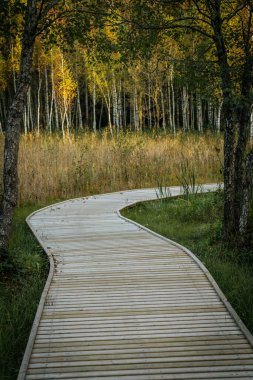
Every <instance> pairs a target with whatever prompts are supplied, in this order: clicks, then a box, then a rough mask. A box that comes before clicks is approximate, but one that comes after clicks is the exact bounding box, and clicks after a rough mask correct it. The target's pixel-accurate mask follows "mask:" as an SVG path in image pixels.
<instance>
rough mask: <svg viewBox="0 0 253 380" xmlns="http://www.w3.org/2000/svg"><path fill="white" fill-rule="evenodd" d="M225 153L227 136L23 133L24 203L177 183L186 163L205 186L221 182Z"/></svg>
mask: <svg viewBox="0 0 253 380" xmlns="http://www.w3.org/2000/svg"><path fill="white" fill-rule="evenodd" d="M3 143H4V137H3V136H1V137H0V147H1V150H3ZM222 150H223V139H222V137H221V136H217V135H216V136H215V135H211V134H208V135H205V134H203V135H193V134H188V135H184V134H179V135H178V136H177V137H173V136H171V135H166V136H162V135H160V136H151V135H147V134H132V133H128V134H118V135H117V136H116V135H115V136H111V135H110V134H108V133H106V132H104V133H103V134H100V135H95V134H92V133H85V134H82V135H79V136H74V135H71V136H69V137H68V138H66V139H65V140H63V139H62V137H61V136H57V135H41V136H36V135H34V134H29V135H26V136H24V135H23V136H22V137H21V140H20V153H19V177H20V192H19V193H20V199H19V203H20V204H21V203H22V204H23V203H34V202H45V201H50V200H56V199H66V198H74V197H79V196H86V195H89V194H96V193H105V192H112V191H117V190H125V189H134V188H144V187H159V186H161V185H162V186H169V185H176V184H180V181H181V179H180V177H181V170H182V166H185V164H187V167H188V168H190V171H191V173H194V174H195V176H196V180H197V181H198V182H199V183H208V182H217V181H218V182H219V181H221V180H222V177H221V172H222V163H221V161H222ZM2 163H3V160H1V165H2ZM1 169H2V168H1Z"/></svg>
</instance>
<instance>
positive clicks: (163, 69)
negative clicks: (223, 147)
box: [0, 31, 222, 136]
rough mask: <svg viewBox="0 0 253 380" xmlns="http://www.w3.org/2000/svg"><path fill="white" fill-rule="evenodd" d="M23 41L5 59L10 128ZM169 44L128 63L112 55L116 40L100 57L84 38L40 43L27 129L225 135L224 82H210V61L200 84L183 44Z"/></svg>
mask: <svg viewBox="0 0 253 380" xmlns="http://www.w3.org/2000/svg"><path fill="white" fill-rule="evenodd" d="M105 37H106V38H107V39H108V45H109V44H110V43H112V41H111V40H112V39H113V38H114V35H113V34H110V31H107V35H105ZM20 43H21V42H20V39H18V38H16V40H14V41H13V42H12V43H11V46H10V49H9V54H8V56H7V57H6V59H4V58H3V57H2V59H1V60H0V65H1V69H0V70H1V74H0V75H1V78H2V80H0V128H1V129H2V130H3V131H4V130H5V129H6V120H7V113H8V107H9V105H10V104H11V101H12V99H13V96H14V93H15V91H16V87H17V78H18V75H19V60H20V52H21V47H20ZM162 43H163V44H164V45H165V46H164V50H165V51H161V50H162V49H161V45H160V46H159V49H157V48H156V47H155V46H154V47H153V49H152V51H151V52H150V54H149V57H144V58H143V59H140V58H138V57H137V58H136V59H135V60H134V59H133V60H132V61H131V62H130V63H129V62H128V61H126V60H124V58H122V57H121V53H120V50H118V51H116V52H113V53H111V52H110V49H109V48H110V45H109V48H108V51H107V52H106V51H105V50H104V51H103V57H102V58H101V56H100V52H99V51H97V52H95V53H94V52H91V51H90V50H89V49H87V48H86V47H85V46H82V45H81V44H80V43H75V44H74V46H65V49H63V47H61V46H54V47H52V46H50V48H47V46H45V42H44V44H43V42H42V41H39V40H38V41H37V42H36V45H35V53H34V59H33V73H32V79H31V86H30V87H29V90H28V93H27V104H26V106H25V110H24V114H23V119H22V131H23V132H25V133H27V132H37V133H40V132H42V131H46V132H50V133H51V132H55V131H57V132H60V133H62V134H63V136H64V135H65V134H66V133H68V132H69V131H82V130H84V129H85V130H93V131H97V130H101V129H103V128H105V127H108V128H109V129H110V131H111V132H114V131H118V130H128V129H130V130H135V131H141V130H145V129H149V130H151V129H155V130H157V131H158V130H162V131H168V132H172V133H174V134H175V133H176V132H177V131H179V130H183V131H199V132H202V131H203V130H205V129H210V130H213V131H217V132H219V131H220V130H221V108H222V100H221V96H220V94H219V88H218V81H217V80H216V83H214V82H213V80H211V81H210V82H211V83H210V82H209V83H208V81H207V78H208V77H210V76H211V71H210V70H208V66H206V65H204V62H203V65H202V68H200V70H204V72H205V74H206V75H207V76H206V77H205V78H203V73H199V78H196V81H195V82H193V80H192V78H191V76H192V75H193V68H192V67H191V65H192V63H187V57H185V56H184V53H183V47H181V48H180V47H179V44H177V43H176V42H174V46H172V42H171V41H170V39H169V38H167V39H165V40H164V41H163V42H162ZM166 44H167V46H166ZM119 49H120V46H119ZM180 50H181V51H180ZM192 50H193V48H192ZM193 53H195V54H197V53H196V51H195V52H193ZM105 56H106V57H105ZM103 59H104V60H103ZM203 66H204V67H203ZM210 79H211V78H210Z"/></svg>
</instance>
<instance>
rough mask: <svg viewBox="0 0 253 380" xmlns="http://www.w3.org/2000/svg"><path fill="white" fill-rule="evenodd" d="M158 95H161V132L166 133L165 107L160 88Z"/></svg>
mask: <svg viewBox="0 0 253 380" xmlns="http://www.w3.org/2000/svg"><path fill="white" fill-rule="evenodd" d="M160 93H161V105H162V126H163V130H164V131H166V117H165V106H164V95H163V89H162V87H161V89H160Z"/></svg>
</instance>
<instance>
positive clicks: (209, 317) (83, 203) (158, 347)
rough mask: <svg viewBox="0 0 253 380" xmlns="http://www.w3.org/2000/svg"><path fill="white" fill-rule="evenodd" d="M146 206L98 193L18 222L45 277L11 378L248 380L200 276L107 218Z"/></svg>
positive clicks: (243, 356) (175, 253) (246, 360)
mask: <svg viewBox="0 0 253 380" xmlns="http://www.w3.org/2000/svg"><path fill="white" fill-rule="evenodd" d="M212 188H213V186H211V185H209V186H205V190H207V189H212ZM179 191H180V189H179V188H171V193H172V195H177V194H179ZM152 198H156V193H155V190H154V189H147V190H136V191H129V192H120V193H113V194H104V195H101V196H94V197H89V198H82V199H76V200H70V201H67V202H63V203H60V204H57V205H53V206H51V207H48V208H45V209H43V210H40V211H38V212H36V213H34V214H33V215H32V216H30V217H29V218H28V223H29V225H30V227H31V228H32V230H33V232H34V234H35V235H36V237H37V238H38V240H39V241H40V243H41V244H42V246H43V247H44V249H45V251H46V252H47V253H48V255H49V258H50V262H51V269H50V274H49V277H48V281H47V284H46V287H45V290H44V292H43V294H42V298H41V301H40V305H39V308H38V312H37V315H36V318H35V321H34V325H33V328H32V331H31V336H30V339H29V342H28V345H27V349H26V352H25V355H24V359H23V363H22V366H21V369H20V373H19V377H18V380H22V379H27V380H28V379H29V380H35V379H38V380H40V379H65V380H66V379H67V380H78V379H104V380H111V379H114V380H115V379H122V380H157V379H168V380H169V379H202V380H207V379H234V378H235V379H244V380H245V379H253V349H252V343H253V338H252V336H251V335H250V333H249V332H248V331H247V329H246V328H245V326H244V325H243V324H242V323H241V321H240V320H239V318H238V316H237V315H236V313H235V312H234V311H233V309H232V308H231V306H230V305H229V304H228V303H227V301H226V299H225V297H224V295H223V294H222V293H221V291H220V290H219V288H218V287H217V285H216V284H215V283H214V281H213V279H212V278H211V276H210V274H209V273H208V272H207V270H206V269H205V268H204V267H203V266H202V264H201V263H199V262H198V260H197V259H196V258H195V257H194V256H193V255H192V254H191V253H190V252H189V251H187V250H186V249H184V248H183V247H181V246H179V245H177V244H175V243H173V242H170V241H169V240H167V239H164V238H162V237H161V236H159V235H157V234H152V233H150V232H149V231H148V230H146V229H142V228H140V226H138V225H137V224H133V223H130V222H129V221H127V220H126V219H123V218H121V217H120V216H119V214H118V213H117V210H119V209H121V208H123V207H125V206H127V205H130V204H132V203H135V202H137V201H142V200H147V199H152Z"/></svg>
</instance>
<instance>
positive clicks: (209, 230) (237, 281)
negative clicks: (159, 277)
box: [123, 192, 253, 333]
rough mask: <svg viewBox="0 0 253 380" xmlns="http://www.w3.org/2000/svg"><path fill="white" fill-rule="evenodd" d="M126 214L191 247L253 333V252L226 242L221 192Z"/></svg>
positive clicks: (161, 202) (153, 204)
mask: <svg viewBox="0 0 253 380" xmlns="http://www.w3.org/2000/svg"><path fill="white" fill-rule="evenodd" d="M123 215H124V216H126V217H128V218H130V219H133V220H135V221H137V222H138V223H140V224H142V225H144V226H146V227H148V228H150V229H151V230H154V231H156V232H158V233H159V234H161V235H164V236H166V237H168V238H170V239H172V240H175V241H177V242H179V243H181V244H182V245H184V246H186V247H187V248H189V249H190V250H191V251H192V252H193V253H194V254H195V255H196V256H197V257H198V258H199V259H200V260H201V261H202V262H203V263H204V265H205V266H206V267H207V268H208V270H209V271H210V273H211V274H212V276H213V277H214V278H215V280H216V281H217V283H218V285H219V286H220V288H221V289H222V291H223V292H224V293H225V295H226V297H227V299H228V300H229V302H230V303H231V304H232V306H233V307H234V309H235V310H236V311H237V313H238V314H239V316H240V317H241V319H242V320H243V321H244V323H245V324H246V326H247V327H248V328H249V330H250V331H251V332H252V333H253V298H252V294H253V270H252V269H253V251H252V250H251V249H248V250H246V249H245V250H244V251H242V250H240V251H238V250H237V249H236V248H233V247H228V246H225V245H224V244H223V243H222V241H221V238H220V231H221V218H222V194H221V193H220V192H217V193H209V194H201V195H192V196H190V197H189V198H185V197H180V198H174V199H173V198H171V199H166V200H157V201H154V202H146V203H143V204H141V205H138V206H136V207H133V208H129V209H127V210H124V212H123Z"/></svg>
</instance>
